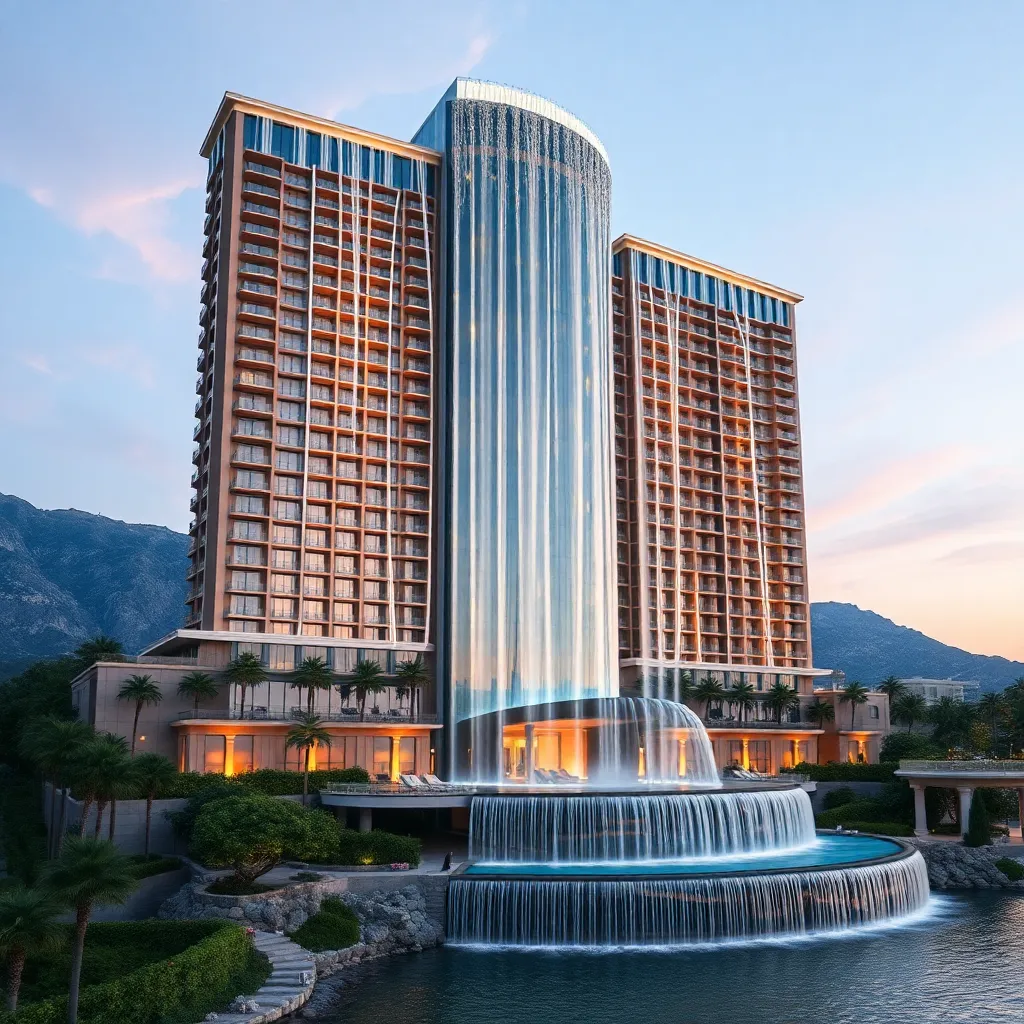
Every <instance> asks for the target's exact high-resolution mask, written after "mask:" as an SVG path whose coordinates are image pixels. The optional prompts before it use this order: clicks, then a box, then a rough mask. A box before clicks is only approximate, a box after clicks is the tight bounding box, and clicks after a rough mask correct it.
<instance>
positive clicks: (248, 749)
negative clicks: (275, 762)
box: [232, 736, 255, 775]
mask: <svg viewBox="0 0 1024 1024" xmlns="http://www.w3.org/2000/svg"><path fill="white" fill-rule="evenodd" d="M253 739H254V737H252V736H236V737H235V756H234V758H233V760H232V770H233V772H234V774H235V775H241V774H242V773H243V772H251V771H252V770H253V768H254V767H255V765H254V764H253Z"/></svg>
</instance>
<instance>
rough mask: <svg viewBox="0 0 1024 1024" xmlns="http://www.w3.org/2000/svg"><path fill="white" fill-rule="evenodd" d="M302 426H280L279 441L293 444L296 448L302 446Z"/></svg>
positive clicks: (278, 429) (279, 442) (278, 431)
mask: <svg viewBox="0 0 1024 1024" xmlns="http://www.w3.org/2000/svg"><path fill="white" fill-rule="evenodd" d="M302 434H303V432H302V427H278V428H277V443H278V444H286V445H291V446H292V447H295V448H301V447H302Z"/></svg>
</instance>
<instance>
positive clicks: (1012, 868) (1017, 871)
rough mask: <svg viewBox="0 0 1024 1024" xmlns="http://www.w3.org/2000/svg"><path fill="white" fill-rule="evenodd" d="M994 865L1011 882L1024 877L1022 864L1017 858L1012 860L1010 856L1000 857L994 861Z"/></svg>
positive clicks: (1023, 865)
mask: <svg viewBox="0 0 1024 1024" xmlns="http://www.w3.org/2000/svg"><path fill="white" fill-rule="evenodd" d="M996 867H997V868H999V870H1000V871H1002V873H1003V874H1004V875H1006V877H1007V878H1008V879H1009V880H1010V881H1011V882H1019V881H1020V880H1021V879H1024V864H1021V862H1020V861H1019V860H1013V859H1012V858H1010V857H1000V858H999V860H997V861H996Z"/></svg>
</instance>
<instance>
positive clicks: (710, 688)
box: [693, 675, 725, 721]
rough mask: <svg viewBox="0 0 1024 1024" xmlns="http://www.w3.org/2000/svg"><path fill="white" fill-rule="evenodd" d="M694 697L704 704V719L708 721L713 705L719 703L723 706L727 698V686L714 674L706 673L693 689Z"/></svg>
mask: <svg viewBox="0 0 1024 1024" xmlns="http://www.w3.org/2000/svg"><path fill="white" fill-rule="evenodd" d="M693 695H694V697H696V698H697V700H699V701H701V702H702V703H703V704H704V720H705V721H707V718H708V715H709V714H710V713H711V705H712V704H715V703H717V704H718V705H719V706H721V703H722V701H723V700H725V687H724V686H722V684H721V683H720V682H719V681H718V680H717V679H716V678H715V677H714V676H712V675H706V676H705V677H704V678H703V679H702V680H701V681H700V682H699V683H698V684H697V688H696V689H695V690H694V691H693Z"/></svg>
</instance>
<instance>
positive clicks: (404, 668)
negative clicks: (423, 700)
mask: <svg viewBox="0 0 1024 1024" xmlns="http://www.w3.org/2000/svg"><path fill="white" fill-rule="evenodd" d="M357 667H358V666H357ZM395 675H396V676H397V677H398V679H399V681H400V682H401V684H402V685H403V686H408V687H409V692H410V693H411V694H412V702H411V704H410V706H409V712H410V714H419V713H420V710H421V708H420V690H421V688H422V687H424V686H426V685H427V684H428V683H429V682H430V673H429V672H428V671H427V663H426V662H425V661H424V660H423V655H422V654H417V655H416V657H415V658H412V659H411V660H409V661H400V662H399V663H398V666H397V667H396V669H395Z"/></svg>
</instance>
